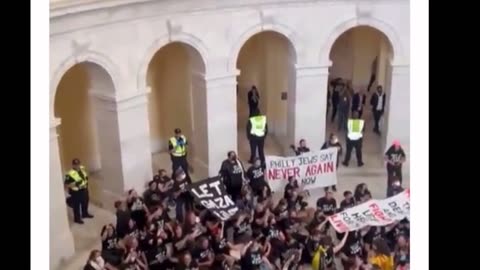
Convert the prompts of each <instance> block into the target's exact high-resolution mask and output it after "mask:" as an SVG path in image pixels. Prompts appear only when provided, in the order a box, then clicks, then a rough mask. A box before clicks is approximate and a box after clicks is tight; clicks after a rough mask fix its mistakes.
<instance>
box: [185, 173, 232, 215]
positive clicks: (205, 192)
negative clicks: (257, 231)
mask: <svg viewBox="0 0 480 270" xmlns="http://www.w3.org/2000/svg"><path fill="white" fill-rule="evenodd" d="M188 188H189V191H190V192H191V194H192V195H193V196H194V197H195V199H196V201H197V202H198V203H200V204H201V205H203V206H204V207H205V208H207V209H208V210H210V211H211V212H212V213H213V214H215V215H216V216H218V217H219V218H220V219H222V220H224V221H226V220H228V219H230V218H231V217H232V216H233V215H235V213H236V212H237V211H238V207H237V206H236V205H235V203H234V202H233V201H232V199H231V198H230V196H229V195H228V194H227V192H226V190H225V185H224V184H223V182H222V179H221V178H220V176H217V177H213V178H208V179H205V180H202V181H199V182H196V183H193V184H190V185H189V187H188Z"/></svg>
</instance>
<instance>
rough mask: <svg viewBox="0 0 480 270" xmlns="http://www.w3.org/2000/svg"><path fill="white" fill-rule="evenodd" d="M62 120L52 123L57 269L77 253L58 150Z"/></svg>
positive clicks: (52, 226)
mask: <svg viewBox="0 0 480 270" xmlns="http://www.w3.org/2000/svg"><path fill="white" fill-rule="evenodd" d="M58 125H60V120H59V119H55V120H53V121H51V123H50V189H49V190H50V267H51V269H56V268H57V267H58V265H59V264H60V262H61V261H62V260H64V259H68V258H69V257H71V256H72V255H73V254H74V252H75V246H74V242H73V235H72V231H71V230H70V224H69V222H68V214H67V204H66V201H65V198H66V197H65V190H64V188H63V186H64V185H63V178H64V176H63V175H64V173H63V172H62V165H61V162H60V152H59V149H58V134H57V127H58Z"/></svg>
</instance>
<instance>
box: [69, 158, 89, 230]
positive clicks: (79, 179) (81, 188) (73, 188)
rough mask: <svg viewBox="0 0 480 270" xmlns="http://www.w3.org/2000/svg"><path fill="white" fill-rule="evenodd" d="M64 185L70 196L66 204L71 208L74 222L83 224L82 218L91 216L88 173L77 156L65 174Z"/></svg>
mask: <svg viewBox="0 0 480 270" xmlns="http://www.w3.org/2000/svg"><path fill="white" fill-rule="evenodd" d="M65 185H66V186H67V187H68V193H69V194H70V196H71V197H70V198H69V199H67V204H68V205H69V206H71V207H72V208H73V220H74V222H75V223H78V224H83V223H84V222H83V220H82V218H93V215H91V214H90V213H88V202H89V197H88V196H89V195H88V174H87V170H86V169H85V167H84V166H82V165H81V163H80V160H79V159H78V158H76V159H74V160H73V161H72V169H71V170H70V171H68V173H67V175H66V176H65Z"/></svg>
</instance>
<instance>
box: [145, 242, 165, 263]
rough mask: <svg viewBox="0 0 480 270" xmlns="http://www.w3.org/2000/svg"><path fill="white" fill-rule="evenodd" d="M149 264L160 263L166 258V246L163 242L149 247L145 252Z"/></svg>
mask: <svg viewBox="0 0 480 270" xmlns="http://www.w3.org/2000/svg"><path fill="white" fill-rule="evenodd" d="M145 257H146V258H147V262H148V265H149V266H152V265H158V264H162V263H164V262H165V261H166V260H167V247H166V246H165V244H161V245H158V246H156V247H153V248H151V249H150V250H148V251H147V252H146V253H145Z"/></svg>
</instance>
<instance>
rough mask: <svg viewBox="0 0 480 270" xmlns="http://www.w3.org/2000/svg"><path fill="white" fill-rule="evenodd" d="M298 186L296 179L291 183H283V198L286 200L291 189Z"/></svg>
mask: <svg viewBox="0 0 480 270" xmlns="http://www.w3.org/2000/svg"><path fill="white" fill-rule="evenodd" d="M297 188H298V182H297V181H294V182H292V183H287V185H285V192H284V193H283V198H285V199H286V200H288V199H289V198H290V195H289V193H290V192H291V191H292V190H295V189H297Z"/></svg>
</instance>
